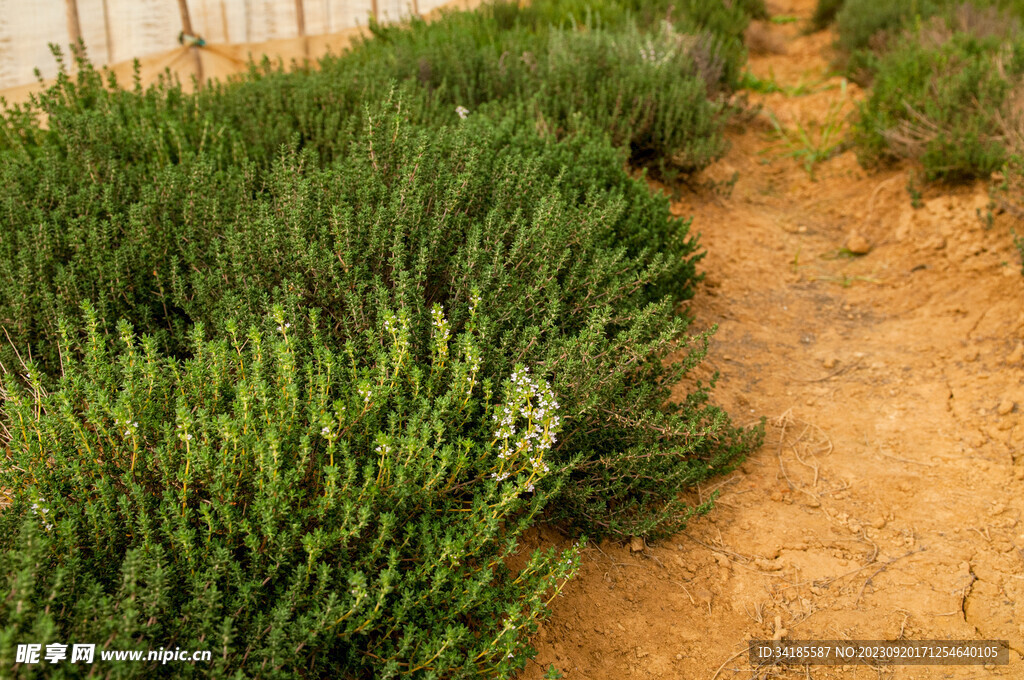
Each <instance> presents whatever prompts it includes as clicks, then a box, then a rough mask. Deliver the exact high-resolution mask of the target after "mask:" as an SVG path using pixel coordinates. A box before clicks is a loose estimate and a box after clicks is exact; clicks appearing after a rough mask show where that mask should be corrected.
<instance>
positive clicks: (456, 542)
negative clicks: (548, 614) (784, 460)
mask: <svg viewBox="0 0 1024 680" xmlns="http://www.w3.org/2000/svg"><path fill="white" fill-rule="evenodd" d="M582 7H583V6H582V5H581V6H580V7H575V6H574V5H573V4H572V3H566V4H565V5H561V4H559V3H554V2H537V3H532V4H531V5H530V6H529V7H527V8H518V7H517V6H514V5H495V6H493V7H488V8H484V10H482V11H481V12H478V13H473V14H453V15H450V16H448V17H446V18H445V19H443V20H441V21H438V22H437V23H434V24H430V25H427V24H424V23H422V22H414V23H413V24H411V25H409V26H405V27H400V28H394V27H387V28H385V27H375V28H374V32H375V34H376V39H375V40H372V41H369V42H367V43H366V44H363V45H360V46H358V47H357V48H356V49H354V50H353V51H352V52H350V53H347V54H345V55H342V56H339V57H334V58H331V59H327V60H325V61H324V62H323V63H322V64H321V65H320V67H319V68H302V69H299V70H298V71H297V72H295V73H284V72H282V71H281V70H279V69H276V68H273V67H271V66H270V65H269V64H264V65H262V66H259V67H254V68H253V69H252V70H251V72H250V73H249V75H248V77H247V78H245V79H243V80H242V81H241V82H236V83H232V84H221V85H216V86H211V87H208V88H204V89H203V90H202V91H200V92H199V93H197V94H195V95H190V94H185V93H183V92H182V90H181V88H180V87H178V86H177V85H176V84H174V83H171V82H162V83H160V84H158V85H157V86H155V87H152V88H142V87H141V86H139V85H136V87H135V88H134V89H133V90H122V89H118V88H117V87H115V86H114V85H115V84H114V83H105V82H104V81H103V77H102V74H100V73H98V72H96V71H95V70H93V69H92V68H91V67H90V66H89V65H88V63H87V62H86V61H84V60H81V61H80V63H79V64H78V68H77V73H76V75H75V76H74V77H70V76H66V75H65V76H62V77H61V78H60V79H59V81H58V83H57V85H56V86H54V87H53V88H51V89H50V90H48V91H47V92H46V93H45V94H43V95H42V96H40V97H39V98H38V99H37V100H36V101H35V102H33V104H32V105H30V106H28V107H18V108H14V109H11V110H8V111H7V112H6V113H5V114H4V116H3V118H2V120H0V179H2V180H3V182H2V184H0V210H2V211H3V223H2V224H0V324H2V325H3V327H4V328H5V330H6V331H7V332H8V333H9V334H10V336H11V340H12V342H11V344H10V345H9V346H7V347H5V348H4V349H3V350H0V360H2V361H3V365H4V367H5V368H4V372H5V373H7V374H8V375H7V378H6V386H5V394H4V417H3V420H2V423H3V426H4V427H5V428H6V430H5V435H6V436H5V439H4V441H5V455H6V456H7V458H8V465H6V466H4V467H3V468H2V470H0V488H3V489H5V490H9V491H10V492H12V495H13V505H11V506H10V507H9V508H7V509H6V510H4V512H3V513H2V514H0V522H2V523H3V524H4V528H5V531H4V532H3V534H2V536H3V538H0V548H2V550H3V556H2V558H0V561H2V567H0V573H3V574H4V576H5V577H6V578H7V580H8V587H9V590H10V592H11V593H12V594H13V596H12V597H11V598H8V600H7V601H6V602H5V603H4V604H3V605H0V665H2V666H4V667H8V666H9V665H10V662H11V660H12V658H13V657H12V655H13V649H14V645H15V644H17V643H23V642H36V641H38V642H42V643H44V644H45V643H48V642H52V641H61V640H68V639H69V638H78V639H79V641H95V642H98V643H102V644H103V645H105V646H106V648H113V649H118V648H125V649H128V648H136V649H139V648H149V647H155V646H157V645H162V646H165V647H168V646H178V645H180V646H183V647H185V646H189V647H193V648H199V649H204V648H205V649H213V650H215V651H214V654H213V656H214V662H213V666H212V667H196V668H195V669H194V672H195V673H196V674H197V677H198V676H203V677H257V676H258V677H295V676H296V675H301V676H303V677H317V678H319V677H324V678H327V677H393V676H397V675H413V676H416V677H478V676H486V677H492V676H493V677H507V676H508V675H509V673H510V672H511V671H512V670H514V669H515V668H519V667H521V665H522V663H524V660H525V656H526V655H527V654H528V653H529V648H528V647H527V637H528V634H529V632H530V630H531V627H532V626H533V621H534V620H535V619H536V618H537V617H538V616H540V615H541V613H542V611H543V603H544V602H545V601H546V599H547V598H549V597H551V595H552V592H553V591H552V589H553V588H555V587H556V586H557V584H558V583H560V582H561V581H562V580H563V579H565V578H567V577H568V576H569V575H571V572H572V568H573V566H572V564H573V555H572V553H571V551H570V553H568V554H566V555H563V556H558V555H554V554H551V553H537V554H535V555H533V556H524V555H517V554H516V548H515V545H516V540H517V538H518V537H519V536H520V535H521V533H522V531H523V530H524V529H525V528H526V527H527V526H529V525H530V524H532V523H535V522H536V521H538V519H539V518H540V517H542V516H543V517H545V518H547V519H549V520H552V521H559V522H560V523H561V524H562V525H563V526H565V527H567V528H571V529H572V530H574V531H577V532H579V533H587V534H589V535H592V536H597V535H612V536H619V537H622V536H628V535H635V534H647V535H657V534H662V533H665V532H670V531H674V530H676V529H678V528H680V527H681V526H682V525H683V524H684V523H685V522H686V520H687V519H688V518H689V517H690V516H691V515H692V514H693V513H694V512H696V511H700V510H703V509H705V508H692V507H689V506H687V505H686V504H684V503H683V502H681V501H680V500H679V494H680V492H681V491H683V490H685V489H686V488H688V487H689V486H691V485H692V484H694V483H696V482H698V481H700V480H702V479H705V478H707V477H708V476H710V475H713V474H718V473H720V472H722V471H725V470H728V469H730V468H731V466H732V465H734V464H735V463H736V462H737V461H738V459H739V458H740V457H741V456H742V455H743V453H744V452H745V451H746V450H747V449H749V447H750V446H752V445H753V444H755V443H756V441H757V438H758V436H759V433H758V432H757V431H743V430H739V429H737V428H735V427H733V426H732V425H731V424H730V423H729V420H728V418H727V416H726V415H725V413H724V412H722V411H721V410H720V409H718V408H716V407H714V406H712V405H711V404H710V403H709V401H708V398H709V395H708V389H709V386H708V385H702V384H700V383H696V384H694V385H693V386H692V388H691V390H690V393H689V395H688V396H687V397H685V398H684V399H683V400H682V401H680V402H678V403H669V398H670V390H671V387H672V386H673V385H675V384H678V382H679V381H680V380H681V379H682V378H684V377H685V376H686V375H687V373H688V371H689V370H690V369H692V368H693V367H694V366H695V365H696V364H697V363H698V362H699V361H700V360H701V359H702V357H703V354H704V351H705V350H706V345H707V335H706V334H703V335H697V336H695V337H691V336H688V334H687V332H688V326H689V320H688V319H687V317H686V316H685V315H684V314H682V313H681V312H680V310H679V303H680V302H681V301H683V300H685V299H686V298H687V297H689V295H690V294H691V292H692V285H693V282H694V281H695V279H696V274H695V262H696V260H697V259H698V258H699V257H700V252H699V250H698V247H697V244H696V242H695V240H694V238H693V237H691V236H690V234H689V224H688V222H686V221H684V220H678V219H675V218H672V217H671V215H670V213H669V209H668V208H669V206H668V201H667V199H666V198H665V197H663V196H660V195H656V194H652V193H651V192H650V191H649V190H648V188H647V186H646V183H645V182H644V181H643V179H642V178H641V179H635V178H633V177H631V176H630V174H629V172H628V171H627V166H628V161H630V160H632V161H633V162H634V163H642V164H647V165H649V166H650V167H653V168H656V169H660V170H661V171H664V172H668V171H687V170H692V169H696V168H700V167H703V166H704V165H706V164H707V163H709V162H711V161H712V160H713V159H714V158H715V157H716V156H717V155H719V154H721V153H722V151H723V148H724V147H723V143H722V140H721V135H720V129H721V126H722V125H723V124H724V122H725V119H726V117H727V115H728V113H729V104H728V101H727V97H728V94H729V92H730V90H731V88H732V87H733V82H734V78H735V77H736V74H738V68H739V64H740V61H741V60H742V55H743V52H742V45H741V44H740V43H739V37H740V35H741V34H742V30H743V28H744V27H745V26H746V21H748V20H749V17H750V15H751V14H752V13H756V12H759V11H763V7H761V6H760V5H759V4H758V3H756V2H749V3H735V2H733V3H725V2H723V3H701V2H691V3H684V6H683V7H681V8H680V7H676V8H674V9H673V10H672V13H671V14H669V12H668V5H667V4H666V6H665V7H654V6H653V5H652V6H647V5H645V6H644V7H641V6H640V3H635V4H630V3H628V2H623V3H615V2H605V3H597V4H596V5H595V6H592V7H590V8H589V12H590V13H589V14H587V15H586V16H582V15H580V14H579V12H580V10H582ZM655 10H657V11H655ZM666 18H668V19H669V21H664V19H666ZM43 121H45V123H44V122H43ZM83 301H84V302H85V303H86V304H85V310H86V314H85V320H84V322H83V321H82V303H83ZM532 376H536V377H532ZM42 510H46V512H45V513H43V512H42ZM54 601H59V602H61V603H65V604H66V605H67V606H62V607H60V608H54V607H52V606H50V604H49V603H51V602H54ZM68 668H70V667H68ZM110 668H113V666H111V667H110ZM72 670H74V669H72ZM192 671H193V669H185V670H182V667H181V666H177V667H164V669H163V670H160V669H159V668H153V667H149V666H146V665H141V664H140V665H133V664H125V665H123V666H120V667H119V668H118V669H117V670H111V671H110V672H111V673H122V674H124V676H125V677H129V676H130V677H139V676H147V677H148V676H149V675H152V674H154V673H161V672H162V673H167V674H172V675H173V674H182V673H188V672H192Z"/></svg>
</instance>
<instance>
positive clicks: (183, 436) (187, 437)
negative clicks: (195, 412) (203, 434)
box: [178, 423, 192, 442]
mask: <svg viewBox="0 0 1024 680" xmlns="http://www.w3.org/2000/svg"><path fill="white" fill-rule="evenodd" d="M178 429H179V430H181V429H183V428H182V426H181V423H178ZM178 438H179V439H181V440H182V441H189V442H190V441H192V435H190V434H189V433H188V432H181V433H180V434H178Z"/></svg>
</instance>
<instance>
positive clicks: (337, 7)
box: [0, 0, 445, 89]
mask: <svg viewBox="0 0 1024 680" xmlns="http://www.w3.org/2000/svg"><path fill="white" fill-rule="evenodd" d="M444 1H445V0H413V1H410V0H376V1H374V0H187V3H186V7H187V10H188V17H189V19H190V20H191V23H192V30H193V33H195V34H196V35H198V36H200V37H202V38H203V39H204V40H206V41H207V42H209V43H220V44H238V43H259V42H265V41H269V40H277V39H282V38H296V37H299V36H300V35H303V34H304V35H307V36H315V35H326V34H331V33H337V32H340V31H344V30H345V29H349V28H353V27H355V26H365V25H366V24H367V23H368V22H369V18H370V17H371V16H372V15H373V14H374V10H376V15H377V18H378V19H379V20H380V21H396V20H399V19H401V18H403V17H407V16H409V15H410V14H411V13H413V12H417V13H420V14H425V13H426V12H429V11H431V10H433V9H435V8H437V7H439V6H440V5H442V4H444ZM300 3H301V13H302V15H303V19H304V21H303V22H302V23H303V27H304V31H302V33H300V22H299V13H300ZM76 14H77V18H78V22H77V25H78V31H79V33H80V35H81V37H82V40H83V41H84V42H85V46H86V51H87V53H88V56H89V58H90V59H91V60H92V61H93V62H94V63H97V64H114V63H118V62H123V61H129V60H131V59H134V58H136V57H139V58H141V57H145V56H147V55H151V54H156V53H159V52H165V51H167V50H171V49H174V48H175V47H178V45H179V43H178V36H179V34H180V33H181V32H182V28H183V15H182V12H181V8H180V6H179V2H178V0H30V1H26V0H0V89H3V88H10V87H15V86H18V85H24V84H27V83H32V82H34V81H35V80H36V76H35V70H36V69H39V71H40V72H41V73H42V75H43V77H44V78H52V77H53V76H55V75H56V74H57V63H56V61H55V60H54V58H53V55H52V54H51V52H50V47H49V45H50V44H56V45H59V46H60V48H61V49H62V50H63V52H64V53H65V54H67V53H68V47H69V45H70V43H71V42H72V36H73V35H74V31H75V27H74V16H75V15H76Z"/></svg>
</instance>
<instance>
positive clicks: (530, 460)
mask: <svg viewBox="0 0 1024 680" xmlns="http://www.w3.org/2000/svg"><path fill="white" fill-rule="evenodd" d="M509 382H510V383H511V389H510V390H509V392H508V393H507V394H506V397H507V398H506V401H505V404H504V405H503V406H502V407H501V411H500V412H499V413H495V414H494V415H493V416H492V418H493V419H494V420H495V421H496V422H497V424H498V428H497V430H496V431H495V432H494V440H495V441H500V442H501V451H500V452H499V453H498V458H499V459H500V460H501V461H502V463H501V470H500V471H499V472H494V473H491V477H492V478H493V479H497V480H498V481H502V480H504V479H507V478H508V477H509V476H510V475H511V474H512V473H513V470H515V468H516V465H515V463H516V462H517V461H520V460H523V458H524V457H525V460H523V465H522V467H521V468H519V470H515V471H516V472H520V471H523V472H530V473H532V474H531V476H530V477H531V479H532V478H533V477H534V476H535V475H544V474H547V473H548V472H550V471H551V470H550V468H549V467H548V464H547V463H546V462H544V452H545V451H547V450H548V449H550V448H551V446H552V445H553V444H554V443H555V442H556V441H557V439H556V437H555V435H556V434H557V432H558V430H559V428H560V426H561V422H562V419H561V417H560V416H559V415H558V413H557V412H558V408H559V406H558V401H556V400H555V394H554V392H553V391H552V389H551V385H550V384H548V382H547V381H546V380H535V379H534V378H533V377H532V376H531V375H530V369H529V368H525V367H521V368H517V369H516V370H515V371H513V373H512V376H511V378H510V380H509ZM522 420H525V421H526V422H525V424H523V425H522V426H521V427H520V426H519V423H520V421H522ZM506 463H510V466H509V469H508V470H506V469H505V464H506ZM526 490H527V491H533V484H532V483H527V488H526Z"/></svg>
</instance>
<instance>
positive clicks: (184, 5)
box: [178, 0, 203, 88]
mask: <svg viewBox="0 0 1024 680" xmlns="http://www.w3.org/2000/svg"><path fill="white" fill-rule="evenodd" d="M178 12H179V13H180V14H181V30H182V31H184V32H185V34H186V35H192V36H194V35H195V34H196V33H195V31H194V30H192V17H191V16H189V13H188V0H178ZM188 49H189V51H191V52H192V55H193V56H194V57H195V60H196V87H197V88H200V87H202V86H203V55H201V54H200V53H199V48H198V47H196V46H192V47H190V48H188Z"/></svg>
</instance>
